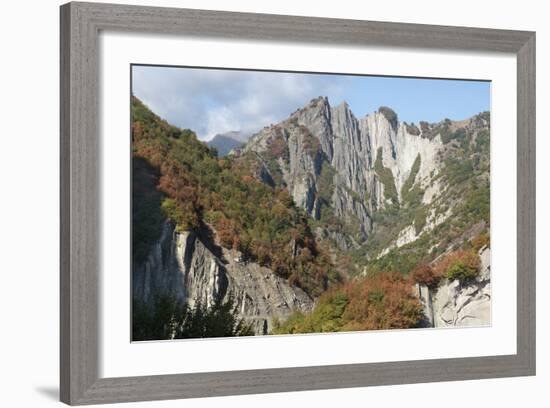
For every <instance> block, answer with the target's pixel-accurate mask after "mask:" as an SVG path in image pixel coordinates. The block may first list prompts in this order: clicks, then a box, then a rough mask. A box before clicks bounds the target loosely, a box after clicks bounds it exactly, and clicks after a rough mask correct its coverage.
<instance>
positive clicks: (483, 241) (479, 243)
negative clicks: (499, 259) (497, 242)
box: [472, 232, 491, 251]
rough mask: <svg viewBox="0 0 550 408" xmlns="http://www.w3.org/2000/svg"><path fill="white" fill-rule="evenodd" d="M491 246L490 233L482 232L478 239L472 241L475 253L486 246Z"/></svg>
mask: <svg viewBox="0 0 550 408" xmlns="http://www.w3.org/2000/svg"><path fill="white" fill-rule="evenodd" d="M490 245H491V238H490V236H489V232H482V233H481V234H479V235H478V236H477V237H474V239H472V247H473V249H474V250H475V251H479V250H480V249H481V248H483V247H484V246H487V247H489V246H490Z"/></svg>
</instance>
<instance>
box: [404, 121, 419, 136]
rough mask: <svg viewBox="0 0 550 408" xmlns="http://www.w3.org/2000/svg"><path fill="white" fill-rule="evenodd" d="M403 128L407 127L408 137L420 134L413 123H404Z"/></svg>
mask: <svg viewBox="0 0 550 408" xmlns="http://www.w3.org/2000/svg"><path fill="white" fill-rule="evenodd" d="M405 126H406V127H407V133H409V134H410V135H414V136H418V135H419V134H420V129H418V127H417V126H416V125H415V124H414V123H411V124H408V123H407V122H405Z"/></svg>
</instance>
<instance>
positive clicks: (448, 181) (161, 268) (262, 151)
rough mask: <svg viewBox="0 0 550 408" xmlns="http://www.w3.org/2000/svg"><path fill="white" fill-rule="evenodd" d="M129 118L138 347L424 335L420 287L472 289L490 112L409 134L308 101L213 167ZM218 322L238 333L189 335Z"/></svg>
mask: <svg viewBox="0 0 550 408" xmlns="http://www.w3.org/2000/svg"><path fill="white" fill-rule="evenodd" d="M131 103H132V163H133V164H132V169H133V173H132V177H133V178H132V186H133V189H132V217H133V245H132V251H133V252H132V256H133V264H134V266H133V268H134V302H135V303H134V312H135V313H134V328H135V329H136V330H135V331H134V337H136V338H137V339H152V338H174V337H193V335H192V334H190V333H191V332H188V331H186V330H187V329H184V328H185V327H194V329H193V333H197V332H201V330H202V332H201V333H202V335H201V336H199V337H209V336H220V335H244V334H249V333H250V331H251V330H252V332H254V333H256V334H267V333H278V334H283V333H303V332H320V331H349V330H371V329H389V328H407V327H421V326H424V325H426V324H427V323H426V304H425V301H423V300H422V297H421V296H419V295H418V294H417V293H415V291H414V290H413V287H415V285H417V284H418V285H420V286H418V285H417V286H416V287H419V288H421V287H426V288H428V289H429V290H432V291H433V290H436V289H437V288H438V287H440V286H441V285H445V284H447V282H452V281H457V282H459V285H460V286H461V287H466V286H467V285H470V284H473V283H474V281H475V279H477V276H478V275H479V271H480V269H481V267H480V261H479V256H480V255H478V254H480V253H481V252H480V251H482V250H484V249H485V248H487V247H488V246H489V225H490V224H489V221H490V220H489V114H488V113H483V114H480V115H477V116H475V117H473V118H471V119H468V120H465V121H462V122H452V121H449V120H445V121H443V122H441V123H435V124H428V123H426V122H421V123H419V126H416V125H414V124H407V123H401V122H399V120H398V116H397V114H396V113H395V112H393V111H392V110H391V109H390V108H386V107H383V108H380V110H379V111H378V112H376V113H375V114H373V115H368V116H366V117H365V118H363V119H360V120H358V119H356V118H355V117H354V116H353V113H352V112H351V111H350V110H349V107H348V106H347V105H340V106H338V107H336V108H333V107H330V105H329V104H328V100H327V99H326V98H317V99H315V100H312V102H311V103H310V104H309V105H307V106H306V107H304V108H302V109H299V110H297V111H296V112H295V113H293V114H292V115H291V117H290V118H289V119H288V120H286V121H283V122H281V123H280V124H277V125H272V126H270V127H266V128H264V129H263V130H262V131H260V132H259V133H258V134H256V135H254V136H253V137H252V138H251V140H250V141H249V142H248V143H247V145H246V146H245V147H244V149H243V150H242V152H237V154H234V155H230V156H227V157H218V155H217V154H216V151H215V149H212V148H210V147H209V146H208V145H207V144H205V143H203V142H201V141H200V140H198V138H197V136H196V135H195V133H194V132H193V131H192V130H189V129H179V128H176V127H174V126H172V125H170V124H168V123H167V122H166V121H164V120H162V119H161V118H159V117H158V116H157V115H155V114H154V113H153V112H151V111H150V110H149V109H148V108H147V107H146V106H145V105H144V104H143V103H142V102H141V101H140V100H138V99H137V98H135V97H132V101H131ZM199 249H200V251H199ZM209 265H210V266H209ZM178 276H181V278H178ZM182 279H183V281H182ZM484 279H485V278H484ZM178 280H179V281H182V283H177V282H178ZM167 282H172V283H167ZM174 282H176V283H174ZM484 282H486V279H485V280H484ZM174 285H182V287H181V288H179V289H177V290H176V288H174V287H173V286H174ZM483 285H486V283H483ZM191 293H194V294H195V295H194V296H195V297H198V299H194V298H191V297H190V296H191ZM176 295H177V296H176ZM228 305H230V306H228ZM215 312H216V313H217V312H219V313H222V312H223V313H224V314H225V316H226V317H227V319H229V320H231V321H232V322H233V324H231V325H230V326H232V327H238V330H225V331H223V330H222V331H220V329H219V327H218V329H215V330H214V329H212V330H209V329H205V328H204V327H202V326H200V324H206V325H207V326H208V324H210V323H205V322H208V319H206V320H205V318H204V316H206V315H207V314H208V313H214V314H215ZM227 313H229V314H227ZM159 316H164V317H159ZM178 316H179V317H178ZM197 316H199V317H197ZM216 316H219V315H216ZM159 320H167V321H166V322H164V323H160V324H159V323H158V321H159ZM432 320H433V319H432ZM482 320H483V319H482ZM153 321H156V322H157V323H155V324H153V323H152V322H153ZM194 321H198V322H201V323H200V324H199V326H200V327H202V328H201V329H200V330H199V329H197V328H196V325H195V326H193V324H192V322H194ZM214 321H216V319H214ZM476 321H477V320H476ZM174 322H176V323H174ZM177 322H179V323H177ZM185 322H187V323H185ZM432 323H433V322H432ZM136 324H137V325H138V326H140V327H141V326H144V327H146V328H147V327H149V326H152V325H153V326H154V327H157V329H155V330H149V331H148V330H141V331H140V330H138V329H139V328H140V327H138V326H136ZM428 325H430V323H428ZM208 327H211V326H208ZM212 327H213V326H212ZM226 329H227V328H226ZM182 330H183V331H182ZM189 330H190V329H189ZM222 332H223V333H222ZM220 333H221V334H220ZM195 337H197V336H195Z"/></svg>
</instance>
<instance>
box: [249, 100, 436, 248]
mask: <svg viewBox="0 0 550 408" xmlns="http://www.w3.org/2000/svg"><path fill="white" fill-rule="evenodd" d="M386 109H387V110H389V109H388V108H386ZM386 112H387V111H386ZM386 112H384V111H382V110H381V111H378V112H374V113H371V114H368V115H366V116H365V117H363V118H361V119H357V118H356V117H355V115H354V114H353V112H352V111H351V109H350V107H349V105H348V104H347V103H345V102H344V103H342V104H340V105H338V106H336V107H331V106H330V104H329V101H328V99H327V98H326V97H319V98H316V99H313V100H312V101H311V102H310V103H309V104H308V105H306V106H305V107H304V108H302V109H299V110H297V111H296V112H294V113H293V114H292V115H291V116H290V117H289V118H288V119H287V120H285V121H283V122H281V123H279V124H276V125H272V126H269V127H265V128H264V129H262V130H261V131H260V132H258V133H257V134H255V135H254V136H252V138H251V139H250V141H249V142H248V144H247V145H246V146H245V148H244V149H243V151H244V153H249V154H250V153H252V154H255V155H256V156H257V157H258V158H259V160H260V161H261V163H262V166H263V169H262V174H263V176H262V179H266V180H267V179H269V180H277V177H276V174H280V175H281V177H280V180H279V184H281V185H284V186H286V187H287V188H288V190H289V192H290V193H291V195H292V197H293V199H294V201H295V202H296V204H297V205H299V206H300V207H302V208H303V209H304V210H306V212H308V213H309V214H310V215H311V216H312V217H314V218H315V219H319V218H320V216H321V211H322V207H323V205H325V206H328V207H329V208H330V209H331V210H332V211H333V212H334V214H335V215H336V216H337V217H339V218H340V219H342V220H343V221H345V222H347V223H348V224H353V225H356V226H357V227H358V228H359V234H358V237H359V240H360V241H364V240H365V239H366V238H367V237H368V235H369V233H370V232H371V231H372V224H373V221H372V215H373V213H374V212H375V211H376V210H379V209H383V208H385V207H386V206H387V205H388V204H390V203H391V202H392V192H391V191H390V190H394V191H396V192H397V197H395V198H396V199H397V201H400V200H401V187H402V186H403V184H404V183H405V181H406V180H407V177H408V176H409V175H410V173H411V169H412V167H413V164H414V162H415V160H416V159H417V157H419V156H420V158H421V161H420V168H419V170H418V172H417V174H416V177H415V179H416V180H417V181H418V182H419V183H421V184H425V185H428V184H429V179H430V177H433V176H434V175H435V174H436V173H437V170H436V171H435V172H434V171H433V170H434V169H437V167H438V152H439V151H440V149H441V147H442V143H441V139H440V137H439V136H436V137H432V138H426V137H422V134H421V133H417V132H412V133H411V132H409V126H407V125H406V124H405V123H402V122H398V121H397V119H395V120H393V119H391V118H390V119H388V117H386V116H387V115H386V114H385V113H386ZM395 118H397V116H395ZM378 155H380V158H379V160H380V161H381V164H382V165H383V167H384V168H386V169H388V170H389V171H390V173H388V174H391V183H394V186H395V189H390V188H389V187H388V186H387V185H385V184H384V181H385V180H381V175H380V174H379V172H377V169H376V160H377V158H378ZM325 169H328V170H327V171H325ZM266 173H269V176H268V175H267V174H266ZM430 194H431V196H435V195H436V192H434V191H431V192H430ZM348 244H349V242H348ZM342 249H346V248H342Z"/></svg>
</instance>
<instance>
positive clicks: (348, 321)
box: [273, 273, 423, 334]
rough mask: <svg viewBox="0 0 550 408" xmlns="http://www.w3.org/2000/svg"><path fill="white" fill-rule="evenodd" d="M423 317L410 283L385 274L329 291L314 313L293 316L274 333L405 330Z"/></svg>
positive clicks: (395, 275)
mask: <svg viewBox="0 0 550 408" xmlns="http://www.w3.org/2000/svg"><path fill="white" fill-rule="evenodd" d="M422 315H423V314H422V305H421V303H420V301H419V300H418V298H417V297H416V296H415V295H414V294H413V291H412V290H411V282H410V281H409V280H408V279H406V278H404V277H403V276H402V275H400V274H396V273H383V274H378V275H375V276H372V277H366V278H362V279H357V280H352V281H350V282H348V283H346V284H345V285H342V286H340V287H338V288H335V289H332V290H330V291H329V292H327V293H326V294H324V295H323V296H321V298H320V299H319V301H318V303H317V306H316V307H315V309H314V310H313V311H312V312H311V313H299V312H298V313H294V314H293V315H292V316H290V318H289V319H288V320H287V321H285V322H284V323H282V324H281V323H279V322H276V324H275V325H274V329H273V333H274V334H286V333H321V332H338V331H359V330H381V329H404V328H410V327H417V326H418V324H419V323H420V321H421V319H422Z"/></svg>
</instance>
